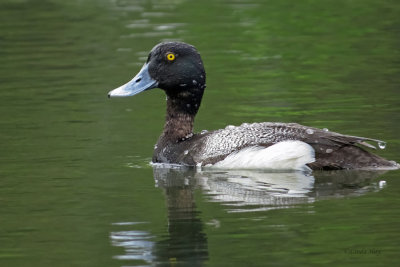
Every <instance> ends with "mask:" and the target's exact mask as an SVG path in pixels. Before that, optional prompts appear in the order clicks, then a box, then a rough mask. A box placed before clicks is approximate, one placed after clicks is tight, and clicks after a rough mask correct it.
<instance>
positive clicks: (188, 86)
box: [108, 42, 206, 115]
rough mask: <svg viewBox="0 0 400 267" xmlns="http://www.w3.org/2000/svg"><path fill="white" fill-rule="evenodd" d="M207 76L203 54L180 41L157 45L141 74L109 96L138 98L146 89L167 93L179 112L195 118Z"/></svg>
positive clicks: (111, 92)
mask: <svg viewBox="0 0 400 267" xmlns="http://www.w3.org/2000/svg"><path fill="white" fill-rule="evenodd" d="M205 81H206V74H205V71H204V66H203V62H202V60H201V57H200V54H199V53H198V52H197V50H196V48H194V47H193V46H191V45H189V44H186V43H180V42H167V43H160V44H158V45H156V46H155V47H154V48H153V49H152V50H151V52H150V54H149V57H148V59H147V62H146V63H145V64H144V65H143V67H142V69H141V70H140V71H139V73H138V74H137V75H136V76H135V77H134V78H133V79H132V80H131V81H130V82H128V83H126V84H124V85H122V86H121V87H119V88H117V89H114V90H112V91H110V92H109V93H108V96H109V97H124V96H132V95H136V94H138V93H140V92H143V91H145V90H149V89H152V88H160V89H163V90H164V91H165V93H166V94H167V96H168V99H169V100H170V101H171V105H173V106H174V108H175V109H176V112H183V113H189V114H192V115H195V114H196V113H197V110H198V108H199V106H200V102H201V98H202V96H203V92H204V88H205Z"/></svg>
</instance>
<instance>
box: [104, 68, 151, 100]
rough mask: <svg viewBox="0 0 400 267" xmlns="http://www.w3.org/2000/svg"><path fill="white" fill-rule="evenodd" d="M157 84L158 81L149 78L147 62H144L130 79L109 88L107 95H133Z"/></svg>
mask: <svg viewBox="0 0 400 267" xmlns="http://www.w3.org/2000/svg"><path fill="white" fill-rule="evenodd" d="M157 86H158V82H157V81H156V80H154V79H153V78H151V76H150V74H149V70H148V64H147V63H145V64H144V65H143V67H142V69H141V70H140V71H139V73H138V74H137V75H136V76H135V77H134V78H133V79H132V80H131V81H129V82H127V83H126V84H124V85H122V86H120V87H118V88H116V89H114V90H111V91H110V92H109V93H108V97H125V96H133V95H136V94H139V93H140V92H143V91H145V90H149V89H152V88H156V87H157Z"/></svg>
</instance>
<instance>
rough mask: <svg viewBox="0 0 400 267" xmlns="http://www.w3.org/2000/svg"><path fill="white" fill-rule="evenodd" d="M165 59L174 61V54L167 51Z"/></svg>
mask: <svg viewBox="0 0 400 267" xmlns="http://www.w3.org/2000/svg"><path fill="white" fill-rule="evenodd" d="M167 59H168V61H174V60H175V55H174V54H173V53H168V54H167Z"/></svg>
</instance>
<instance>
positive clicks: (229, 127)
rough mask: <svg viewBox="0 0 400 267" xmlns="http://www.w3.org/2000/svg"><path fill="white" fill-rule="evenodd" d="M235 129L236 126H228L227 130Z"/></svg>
mask: <svg viewBox="0 0 400 267" xmlns="http://www.w3.org/2000/svg"><path fill="white" fill-rule="evenodd" d="M233 128H235V126H233V125H228V126H226V127H225V129H226V130H232V129H233Z"/></svg>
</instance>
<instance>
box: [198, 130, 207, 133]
mask: <svg viewBox="0 0 400 267" xmlns="http://www.w3.org/2000/svg"><path fill="white" fill-rule="evenodd" d="M205 133H208V131H207V130H201V132H200V134H205Z"/></svg>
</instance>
